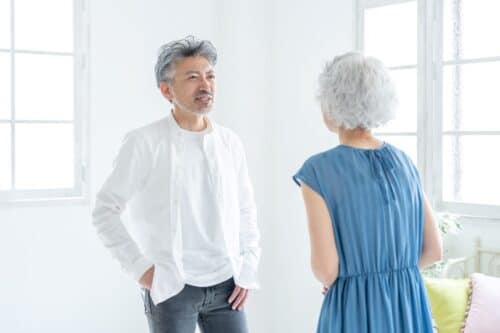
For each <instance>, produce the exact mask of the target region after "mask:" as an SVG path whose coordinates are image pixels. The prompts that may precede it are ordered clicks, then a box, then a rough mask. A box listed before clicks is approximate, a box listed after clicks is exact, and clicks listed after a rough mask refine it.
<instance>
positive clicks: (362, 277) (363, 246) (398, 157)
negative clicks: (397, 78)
mask: <svg viewBox="0 0 500 333" xmlns="http://www.w3.org/2000/svg"><path fill="white" fill-rule="evenodd" d="M319 83H320V92H319V100H320V103H321V109H322V113H323V119H324V122H325V124H326V126H327V128H328V129H329V130H330V131H332V132H335V133H337V134H338V138H339V141H340V144H339V145H338V146H337V147H335V148H333V149H330V150H327V151H325V152H322V153H319V154H316V155H314V156H312V157H311V158H309V159H308V160H307V161H306V162H305V163H304V165H303V166H302V168H301V169H300V170H299V171H298V172H297V174H296V175H295V176H294V180H295V182H297V184H298V185H302V186H301V188H302V193H303V197H304V202H305V206H306V211H307V217H308V223H309V234H310V240H311V262H312V269H313V272H314V274H315V276H316V277H317V279H318V280H319V281H320V282H321V283H322V284H323V285H324V286H325V289H324V293H325V298H324V301H323V306H322V309H321V313H320V317H319V323H318V329H317V332H318V333H339V332H348V333H353V332H356V333H361V332H370V333H374V332H376V333H379V332H380V333H390V332H395V333H402V332H404V333H412V332H413V333H417V332H418V333H422V332H424V333H425V332H432V325H431V315H430V308H429V303H428V300H427V296H426V293H425V289H424V285H423V282H422V278H421V275H420V271H419V268H422V267H425V266H428V265H430V264H432V263H434V262H436V261H437V260H440V259H441V256H442V246H441V239H440V236H439V231H438V228H437V226H436V224H437V223H436V220H435V219H434V218H433V215H432V209H431V207H430V205H429V202H428V200H427V199H426V197H425V195H424V193H423V191H422V187H421V183H420V178H419V174H418V171H417V169H416V167H415V166H414V164H413V163H412V161H411V160H410V158H409V157H408V156H407V155H406V154H405V153H404V152H402V151H401V150H399V149H398V148H396V147H394V146H393V145H391V144H389V143H386V142H383V141H381V140H379V139H377V138H376V137H374V136H373V134H372V132H371V129H372V128H375V127H378V126H380V125H383V124H385V123H386V122H387V121H389V120H390V119H391V118H392V117H393V109H394V106H395V104H396V97H395V92H394V88H393V86H392V83H391V80H390V78H389V74H388V71H387V70H386V69H385V67H384V66H383V65H382V63H381V62H380V61H378V60H376V59H374V58H365V57H363V56H362V55H361V54H359V53H348V54H345V55H343V56H340V57H336V58H335V59H334V60H333V61H332V62H329V63H327V65H326V67H325V69H324V70H323V72H322V73H321V75H320V77H319Z"/></svg>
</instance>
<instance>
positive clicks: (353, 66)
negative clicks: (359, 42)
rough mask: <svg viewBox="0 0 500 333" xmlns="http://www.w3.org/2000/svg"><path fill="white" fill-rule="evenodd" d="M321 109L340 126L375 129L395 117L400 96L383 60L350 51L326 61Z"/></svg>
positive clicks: (321, 79) (322, 83) (319, 96)
mask: <svg viewBox="0 0 500 333" xmlns="http://www.w3.org/2000/svg"><path fill="white" fill-rule="evenodd" d="M318 99H319V101H320V103H321V110H322V111H323V113H324V114H325V116H327V117H328V118H333V119H334V120H335V122H336V123H337V125H338V126H339V127H343V128H345V129H353V128H366V129H369V128H375V127H379V126H381V125H384V124H385V123H387V122H388V121H389V120H391V119H393V118H394V115H395V108H396V105H397V97H396V91H395V88H394V85H393V83H392V80H391V78H390V76H389V72H388V70H387V69H386V68H385V66H384V65H383V64H382V62H381V61H379V60H377V59H375V58H372V57H364V56H363V55H362V54H360V53H356V52H349V53H346V54H344V55H341V56H338V57H335V58H334V59H333V61H330V62H328V63H327V64H326V66H325V68H324V69H323V72H322V73H321V74H320V76H319V94H318Z"/></svg>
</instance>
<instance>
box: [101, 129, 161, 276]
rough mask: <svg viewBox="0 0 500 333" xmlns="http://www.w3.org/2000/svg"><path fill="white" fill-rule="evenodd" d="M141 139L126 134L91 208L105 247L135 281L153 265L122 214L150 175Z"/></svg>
mask: <svg viewBox="0 0 500 333" xmlns="http://www.w3.org/2000/svg"><path fill="white" fill-rule="evenodd" d="M140 142H141V141H140V140H139V138H138V137H136V136H135V135H131V134H129V135H127V136H126V138H125V140H124V142H123V145H122V147H121V149H120V152H119V153H118V156H117V157H116V158H115V160H114V167H113V170H112V172H111V174H110V175H109V177H108V178H107V180H106V181H105V183H104V185H103V186H102V188H101V190H100V191H99V192H98V194H97V197H96V203H95V206H94V209H93V211H92V223H93V225H94V227H95V228H96V231H97V234H98V235H99V238H101V240H102V242H103V244H104V246H105V247H106V248H107V249H108V250H109V251H110V252H111V255H112V256H113V257H114V258H115V259H117V261H118V262H119V263H120V265H121V266H122V268H123V269H124V271H125V272H127V273H129V274H130V275H131V276H132V278H133V279H134V280H136V281H139V279H140V278H141V276H142V275H143V274H144V272H145V271H146V270H147V269H148V268H149V267H151V266H152V265H153V264H152V263H151V262H150V261H149V260H148V259H147V258H146V257H145V256H144V255H143V254H142V252H141V250H140V249H139V247H138V246H137V244H136V242H135V241H134V239H133V238H132V237H131V236H130V234H129V232H128V231H127V229H126V227H125V226H124V224H123V222H122V219H121V214H122V212H123V211H124V210H125V209H126V207H127V203H128V201H129V200H130V199H131V198H132V197H133V196H134V195H135V194H136V193H137V192H138V191H139V190H140V188H141V186H142V184H143V183H144V181H145V177H146V174H147V165H148V163H147V161H148V159H147V156H148V155H147V154H146V153H145V152H144V148H143V145H141V144H140Z"/></svg>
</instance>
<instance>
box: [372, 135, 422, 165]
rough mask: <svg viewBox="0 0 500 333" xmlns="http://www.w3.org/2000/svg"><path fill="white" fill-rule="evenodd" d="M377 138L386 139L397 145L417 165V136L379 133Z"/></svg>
mask: <svg viewBox="0 0 500 333" xmlns="http://www.w3.org/2000/svg"><path fill="white" fill-rule="evenodd" d="M377 138H379V139H380V140H384V141H385V142H388V143H390V144H392V145H393V146H396V147H397V148H399V149H401V150H402V151H404V152H405V153H406V154H408V155H409V156H410V158H411V159H412V160H413V163H415V165H417V137H416V135H415V136H409V135H405V136H402V135H401V136H399V135H387V136H384V135H377Z"/></svg>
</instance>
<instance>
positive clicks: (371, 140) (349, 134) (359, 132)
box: [338, 128, 382, 148]
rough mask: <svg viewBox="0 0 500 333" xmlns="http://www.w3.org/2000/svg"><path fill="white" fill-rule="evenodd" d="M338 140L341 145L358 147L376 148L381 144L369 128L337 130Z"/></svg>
mask: <svg viewBox="0 0 500 333" xmlns="http://www.w3.org/2000/svg"><path fill="white" fill-rule="evenodd" d="M338 136H339V142H340V144H342V145H347V146H353V147H360V148H377V147H379V146H380V145H382V141H381V140H379V139H377V138H375V137H374V136H373V134H372V132H371V130H370V129H365V128H354V129H344V128H339V130H338Z"/></svg>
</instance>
